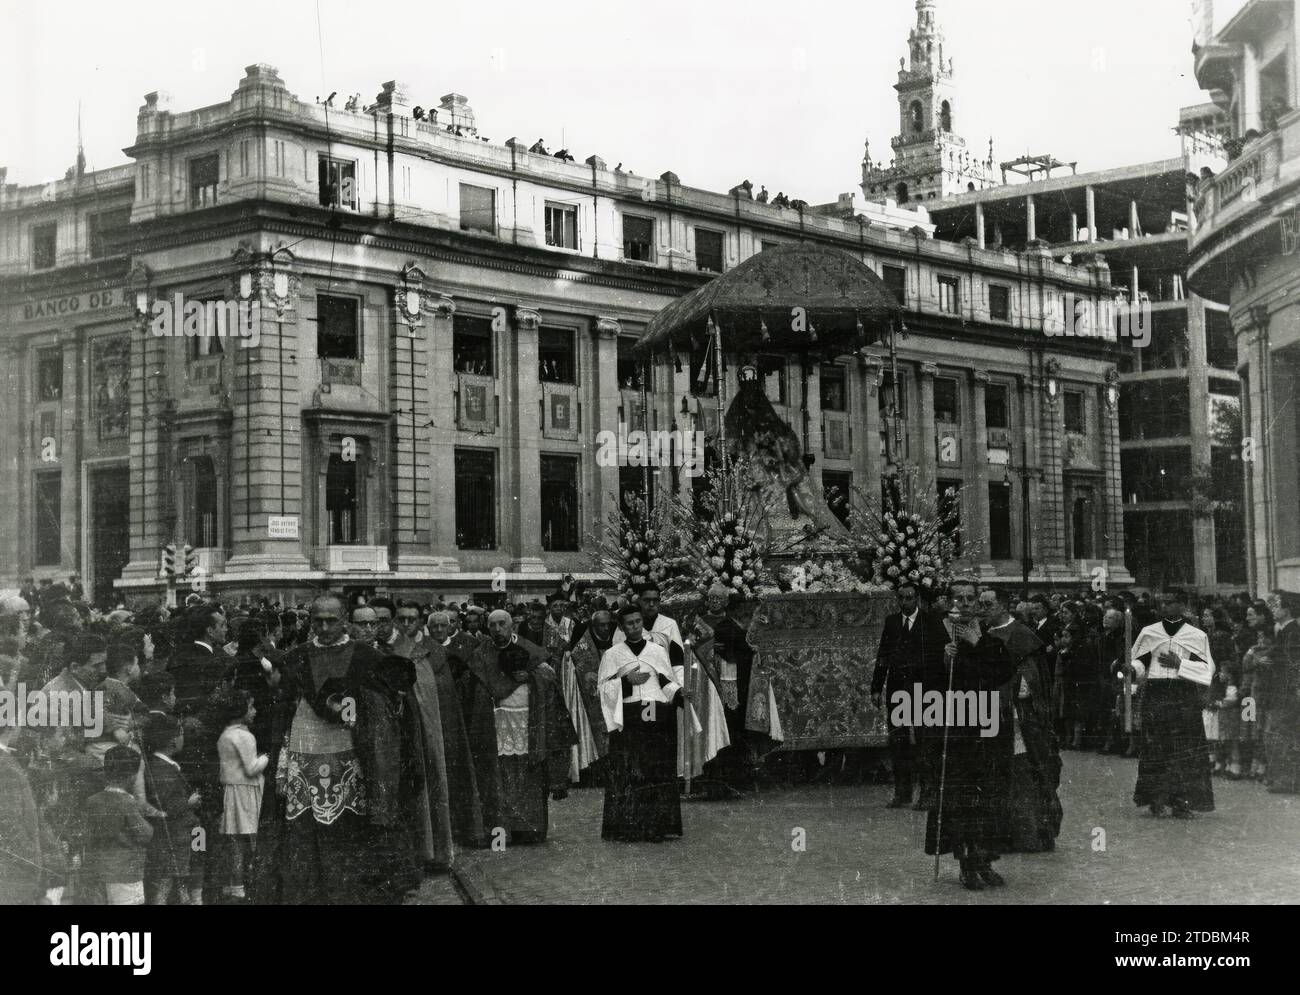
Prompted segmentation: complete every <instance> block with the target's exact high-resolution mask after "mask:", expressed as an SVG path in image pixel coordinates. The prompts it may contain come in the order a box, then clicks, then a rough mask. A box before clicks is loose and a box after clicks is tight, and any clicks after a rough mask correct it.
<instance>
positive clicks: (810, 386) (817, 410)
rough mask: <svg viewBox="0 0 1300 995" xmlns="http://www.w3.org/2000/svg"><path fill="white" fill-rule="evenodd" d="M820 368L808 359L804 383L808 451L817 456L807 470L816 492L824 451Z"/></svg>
mask: <svg viewBox="0 0 1300 995" xmlns="http://www.w3.org/2000/svg"><path fill="white" fill-rule="evenodd" d="M821 382H822V368H821V363H819V362H817V360H816V359H810V360H809V361H808V379H807V381H806V383H805V386H804V390H805V391H806V394H805V398H806V406H807V410H808V452H810V453H812V454H813V455H814V456H816V457H817V461H816V462H815V463H813V465H812V468H811V469H810V470H809V471H808V474H809V476H810V477H811V478H812V485H813V487H814V489H815V490H816V492H817V493H818V494H821V493H822V470H823V469H824V468H825V463H826V453H825V451H824V449H823V445H822V390H821Z"/></svg>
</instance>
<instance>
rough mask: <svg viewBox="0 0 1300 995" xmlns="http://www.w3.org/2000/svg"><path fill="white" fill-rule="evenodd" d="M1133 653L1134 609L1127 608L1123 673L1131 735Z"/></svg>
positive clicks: (1126, 723)
mask: <svg viewBox="0 0 1300 995" xmlns="http://www.w3.org/2000/svg"><path fill="white" fill-rule="evenodd" d="M1132 653H1133V609H1132V608H1128V607H1126V608H1125V609H1124V663H1123V667H1124V669H1123V670H1122V671H1121V673H1122V674H1123V675H1124V732H1125V733H1126V734H1129V735H1132V733H1133V673H1132V667H1133V664H1132V661H1131V660H1130V659H1129V657H1130V656H1131V655H1132Z"/></svg>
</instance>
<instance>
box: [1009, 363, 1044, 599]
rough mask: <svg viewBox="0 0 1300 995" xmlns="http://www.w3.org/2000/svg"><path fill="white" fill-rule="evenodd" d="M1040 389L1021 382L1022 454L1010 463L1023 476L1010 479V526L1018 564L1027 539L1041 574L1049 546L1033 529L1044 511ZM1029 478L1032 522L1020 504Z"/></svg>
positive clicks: (1026, 380)
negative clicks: (1040, 446) (1024, 486)
mask: <svg viewBox="0 0 1300 995" xmlns="http://www.w3.org/2000/svg"><path fill="white" fill-rule="evenodd" d="M1040 390H1041V388H1040V387H1039V385H1038V384H1037V383H1036V382H1035V380H1034V379H1033V377H1032V376H1025V377H1021V378H1020V391H1019V393H1020V405H1019V408H1020V410H1019V418H1020V433H1021V445H1020V446H1019V447H1018V448H1019V450H1020V451H1019V452H1014V451H1013V452H1012V454H1011V463H1012V465H1013V466H1018V467H1020V474H1012V475H1011V485H1012V488H1013V490H1012V492H1011V522H1012V529H1011V532H1012V543H1013V546H1012V550H1011V552H1012V556H1013V557H1014V558H1015V559H1016V560H1019V559H1020V558H1021V556H1022V555H1023V552H1024V549H1025V545H1026V536H1028V546H1029V550H1030V555H1031V556H1033V558H1034V563H1035V567H1034V569H1035V572H1037V573H1039V574H1041V573H1042V571H1043V565H1044V562H1045V561H1046V559H1047V555H1046V553H1045V550H1047V549H1048V548H1049V544H1048V543H1046V542H1045V541H1044V534H1043V532H1041V531H1040V530H1038V529H1036V528H1034V527H1033V526H1034V523H1035V522H1038V521H1040V517H1039V516H1040V513H1041V509H1042V500H1041V498H1042V479H1041V476H1040V474H1039V472H1038V471H1039V470H1040V462H1039V445H1038V425H1039V421H1040V414H1041V413H1040V410H1039V393H1040ZM1024 475H1028V477H1029V518H1028V520H1026V519H1025V513H1024V505H1023V502H1022V500H1021V487H1022V486H1023V479H1022V478H1023V476H1024Z"/></svg>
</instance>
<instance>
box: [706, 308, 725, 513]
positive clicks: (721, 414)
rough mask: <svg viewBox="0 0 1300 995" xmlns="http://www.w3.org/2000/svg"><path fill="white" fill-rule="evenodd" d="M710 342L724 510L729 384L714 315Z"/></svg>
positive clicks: (720, 338) (720, 332) (711, 316)
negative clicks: (716, 402)
mask: <svg viewBox="0 0 1300 995" xmlns="http://www.w3.org/2000/svg"><path fill="white" fill-rule="evenodd" d="M709 342H710V344H711V345H712V346H713V366H714V370H715V374H714V375H715V376H716V377H717V383H718V394H717V397H718V445H719V448H720V449H721V450H722V504H721V508H722V510H723V511H726V510H727V505H728V500H727V479H728V477H729V476H730V474H729V473H728V462H729V460H728V457H727V426H726V404H727V384H726V380H725V379H724V378H723V369H722V330H721V329H720V328H718V326H717V324H716V323H715V322H714V320H713V315H711V314H710V315H709Z"/></svg>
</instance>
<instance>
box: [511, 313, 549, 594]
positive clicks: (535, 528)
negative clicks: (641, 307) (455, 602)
mask: <svg viewBox="0 0 1300 995" xmlns="http://www.w3.org/2000/svg"><path fill="white" fill-rule="evenodd" d="M541 323H542V316H541V313H540V312H539V311H538V310H537V309H536V308H534V307H529V306H525V305H519V306H518V307H516V308H515V337H514V343H513V348H512V349H511V350H510V353H511V355H512V357H513V360H514V362H513V364H512V366H513V369H512V371H511V372H512V374H513V376H514V380H515V383H514V391H513V393H514V397H515V403H514V404H513V409H514V410H513V411H511V412H510V414H509V415H508V416H507V418H506V419H505V422H506V424H507V425H508V426H509V427H510V434H511V438H510V443H511V444H512V448H513V450H514V452H513V459H512V458H511V457H510V456H507V457H506V460H505V462H509V463H510V464H511V465H512V474H511V476H512V478H513V479H512V481H511V482H510V483H509V485H508V489H507V490H506V491H505V494H506V495H507V497H508V498H509V501H510V505H509V509H508V510H507V512H506V520H507V521H509V522H510V528H511V535H510V536H509V541H510V545H509V548H511V549H513V550H514V551H515V557H514V559H512V560H511V562H510V572H511V573H542V572H544V571H545V570H546V564H545V562H544V561H543V559H542V526H541V522H542V492H541V476H542V465H541V447H540V444H539V443H540V440H541V436H542V424H541V396H542V390H541V383H540V381H539V380H538V377H537V348H538V345H537V339H538V334H537V333H538V329H539V328H540V327H541Z"/></svg>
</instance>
